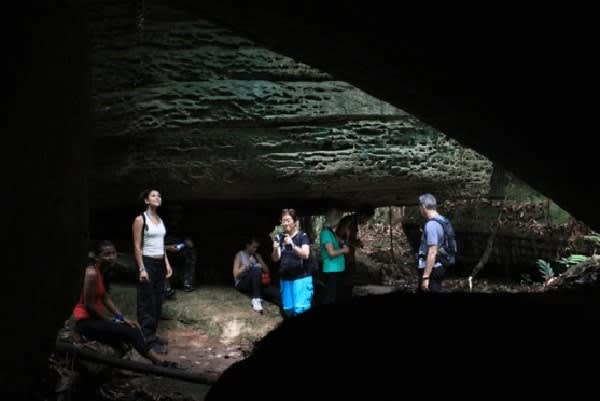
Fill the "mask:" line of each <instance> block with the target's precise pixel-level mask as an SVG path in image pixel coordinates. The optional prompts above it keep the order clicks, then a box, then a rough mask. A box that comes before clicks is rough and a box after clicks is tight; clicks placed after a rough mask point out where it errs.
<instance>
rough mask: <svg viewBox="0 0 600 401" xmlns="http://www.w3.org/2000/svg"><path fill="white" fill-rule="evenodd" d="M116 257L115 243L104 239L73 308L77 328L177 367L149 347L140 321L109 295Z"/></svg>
mask: <svg viewBox="0 0 600 401" xmlns="http://www.w3.org/2000/svg"><path fill="white" fill-rule="evenodd" d="M116 260H117V251H116V250H115V246H114V245H113V243H112V242H110V241H101V242H100V243H99V244H98V246H97V250H96V254H95V263H94V264H91V265H89V266H87V267H86V269H85V276H84V279H83V289H82V291H81V296H80V298H79V302H77V304H76V305H75V308H74V309H73V317H74V318H75V321H76V322H75V331H76V332H77V333H79V334H81V335H83V336H84V337H86V338H87V339H89V340H96V341H99V342H102V343H105V344H108V345H111V346H113V347H116V348H117V349H118V348H120V345H121V344H122V343H126V344H129V345H131V346H133V348H135V349H136V351H137V352H139V354H140V355H141V356H143V357H144V358H146V359H149V360H150V361H151V362H152V363H154V364H160V365H162V366H172V367H175V366H176V364H175V362H169V361H166V360H164V359H162V358H161V357H160V356H159V354H158V353H156V352H155V351H154V350H152V349H149V347H148V346H147V345H146V342H145V341H144V337H143V335H142V331H141V329H140V326H139V324H138V323H137V322H136V321H132V320H129V319H127V318H125V316H123V314H122V313H121V312H120V310H119V308H117V306H116V305H115V304H114V303H113V302H112V300H111V299H110V296H109V294H108V292H107V291H106V287H105V283H104V275H105V274H106V272H107V271H108V270H109V269H110V268H111V267H113V266H114V265H115V262H116ZM105 309H108V311H109V312H110V313H112V314H113V315H114V320H112V319H110V318H109V317H108V316H107V315H106V313H105Z"/></svg>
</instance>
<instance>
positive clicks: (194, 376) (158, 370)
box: [55, 341, 217, 385]
mask: <svg viewBox="0 0 600 401" xmlns="http://www.w3.org/2000/svg"><path fill="white" fill-rule="evenodd" d="M55 351H57V352H64V353H71V354H75V355H77V356H78V357H79V358H82V359H87V360H91V361H95V362H100V363H104V364H107V365H110V366H114V367H116V368H119V369H125V370H131V371H134V372H139V373H149V374H153V375H157V376H164V377H170V378H173V379H177V380H182V381H186V382H192V383H200V384H208V385H211V384H214V383H215V382H216V380H217V378H216V377H213V376H209V375H201V374H198V373H191V372H187V371H184V370H179V369H176V368H167V367H162V366H157V365H152V364H150V363H144V362H137V361H131V360H128V359H119V358H115V357H112V356H108V355H104V354H101V353H98V352H94V351H91V350H88V349H84V348H82V347H78V346H76V345H73V344H70V343H66V342H62V341H57V342H56V348H55Z"/></svg>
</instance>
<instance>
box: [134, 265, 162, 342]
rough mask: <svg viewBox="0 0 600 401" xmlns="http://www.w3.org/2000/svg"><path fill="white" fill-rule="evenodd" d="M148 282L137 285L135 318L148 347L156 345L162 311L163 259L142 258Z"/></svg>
mask: <svg viewBox="0 0 600 401" xmlns="http://www.w3.org/2000/svg"><path fill="white" fill-rule="evenodd" d="M143 260H144V267H145V268H146V271H147V272H148V276H149V277H150V281H149V282H143V283H142V282H138V283H137V318H138V322H139V324H140V326H141V327H142V334H143V335H144V340H145V341H146V344H148V345H149V346H152V345H154V343H156V340H157V337H156V329H157V328H158V320H159V319H160V314H161V311H162V304H163V298H164V291H165V275H166V267H165V260H164V259H154V258H150V257H147V256H144V257H143Z"/></svg>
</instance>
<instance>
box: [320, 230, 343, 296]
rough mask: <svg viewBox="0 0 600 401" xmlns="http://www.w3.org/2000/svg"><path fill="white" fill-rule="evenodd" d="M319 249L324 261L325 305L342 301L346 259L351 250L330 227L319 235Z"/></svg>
mask: <svg viewBox="0 0 600 401" xmlns="http://www.w3.org/2000/svg"><path fill="white" fill-rule="evenodd" d="M319 248H320V251H321V259H322V260H323V282H324V284H325V294H324V296H323V301H322V302H323V304H330V303H333V302H336V301H338V300H339V299H340V297H341V295H342V291H343V288H342V286H343V284H344V271H345V269H346V259H345V257H344V255H345V254H347V253H348V252H349V250H350V248H348V246H347V245H346V244H344V243H343V242H342V241H341V240H340V239H339V238H338V237H337V235H336V234H335V233H334V231H333V230H332V229H331V228H329V227H323V229H322V230H321V234H320V235H319Z"/></svg>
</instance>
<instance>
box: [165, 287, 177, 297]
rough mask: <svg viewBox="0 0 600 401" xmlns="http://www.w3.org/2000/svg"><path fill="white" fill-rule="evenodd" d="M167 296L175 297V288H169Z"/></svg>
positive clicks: (166, 292)
mask: <svg viewBox="0 0 600 401" xmlns="http://www.w3.org/2000/svg"><path fill="white" fill-rule="evenodd" d="M165 298H166V299H175V290H174V289H172V288H169V289H168V290H167V291H165Z"/></svg>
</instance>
